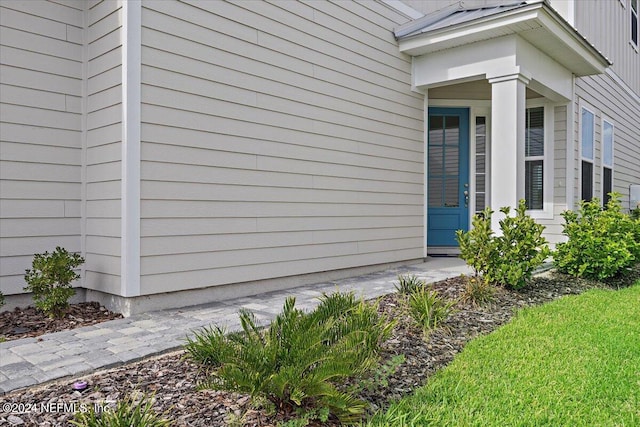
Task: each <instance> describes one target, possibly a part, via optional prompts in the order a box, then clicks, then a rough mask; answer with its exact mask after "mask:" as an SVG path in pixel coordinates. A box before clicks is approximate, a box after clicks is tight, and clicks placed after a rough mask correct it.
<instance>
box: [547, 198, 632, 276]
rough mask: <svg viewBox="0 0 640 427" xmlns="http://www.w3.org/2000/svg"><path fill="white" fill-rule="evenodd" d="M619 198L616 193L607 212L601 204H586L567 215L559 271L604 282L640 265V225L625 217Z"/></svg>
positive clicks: (557, 254) (558, 249)
mask: <svg viewBox="0 0 640 427" xmlns="http://www.w3.org/2000/svg"><path fill="white" fill-rule="evenodd" d="M619 199H620V196H619V194H616V193H612V194H611V198H610V200H609V202H608V203H607V206H606V209H604V210H603V209H602V208H601V207H600V201H599V200H598V199H593V200H592V201H590V202H585V201H582V202H581V203H580V208H579V210H578V211H577V212H574V211H565V212H563V213H562V216H563V218H564V220H565V224H564V230H563V234H565V235H566V236H567V237H568V238H569V240H568V241H567V242H565V243H559V244H558V245H556V252H555V253H554V263H555V266H556V268H557V269H558V271H560V272H563V273H567V274H571V275H573V276H577V277H585V278H589V279H597V280H604V279H607V278H610V277H613V276H615V275H617V274H618V273H621V272H622V271H624V270H625V269H627V268H630V267H631V266H633V265H634V264H635V263H637V262H638V261H640V221H637V220H633V219H632V218H631V217H630V216H628V215H625V214H623V213H622V209H621V206H620V201H619Z"/></svg>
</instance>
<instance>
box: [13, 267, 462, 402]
mask: <svg viewBox="0 0 640 427" xmlns="http://www.w3.org/2000/svg"><path fill="white" fill-rule="evenodd" d="M461 273H469V270H468V268H467V267H466V265H465V264H464V262H463V261H462V260H460V259H458V258H429V259H428V260H427V261H426V262H424V263H420V264H412V265H407V266H402V267H398V268H393V269H389V270H385V271H381V272H376V273H370V274H365V275H362V276H357V277H351V278H347V279H340V280H335V281H331V282H324V283H318V284H314V285H307V286H301V287H297V288H293V289H287V290H284V291H278V292H269V293H266V294H260V295H255V296H251V297H243V298H236V299H231V300H226V301H222V302H216V303H211V304H206V305H200V306H195V307H188V308H182V309H176V310H162V311H156V312H150V313H144V314H138V315H134V316H131V317H128V318H126V319H117V320H111V321H108V322H103V323H99V324H97V325H93V326H86V327H82V328H77V329H73V330H70V331H63V332H56V333H52V334H46V335H42V336H40V337H36V338H25V339H20V340H14V341H7V342H4V343H0V395H2V394H5V393H7V392H9V391H12V390H16V389H20V388H23V387H28V386H32V385H35V384H41V383H44V382H47V381H51V380H55V379H59V378H63V377H68V376H73V377H77V376H81V375H84V374H87V373H89V372H91V371H95V370H97V369H102V368H109V367H113V366H116V365H121V364H123V363H127V362H132V361H135V360H139V359H142V358H144V357H147V356H152V355H155V354H160V353H163V352H167V351H170V350H174V349H177V348H179V347H181V346H182V345H183V344H184V343H185V337H186V336H187V334H189V333H190V332H191V331H193V330H197V329H199V328H200V327H202V326H206V325H210V324H212V323H215V324H217V325H220V326H226V328H227V329H228V330H229V331H233V330H238V329H240V323H239V320H238V315H237V312H238V309H239V308H241V307H243V308H247V309H249V310H251V311H253V312H254V313H255V315H256V317H257V318H258V319H259V320H260V321H261V322H263V323H264V324H267V323H268V322H269V321H270V320H271V319H273V318H274V317H275V315H276V314H277V313H278V312H279V311H280V309H281V308H282V305H283V304H284V301H285V299H286V298H287V297H289V296H295V297H296V307H299V308H302V309H307V310H308V309H312V308H313V307H314V306H315V305H316V304H317V303H318V297H319V296H321V295H322V293H323V292H326V293H330V292H334V291H336V290H339V291H343V292H345V291H346V292H348V291H354V292H355V294H356V295H358V296H363V297H364V298H375V297H378V296H381V295H384V294H388V293H391V292H393V291H394V290H395V288H394V283H395V282H396V281H397V277H398V275H399V274H414V275H416V276H418V277H420V278H423V279H425V280H426V281H427V282H435V281H439V280H443V279H446V278H450V277H455V276H458V275H460V274H461Z"/></svg>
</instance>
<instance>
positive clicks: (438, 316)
mask: <svg viewBox="0 0 640 427" xmlns="http://www.w3.org/2000/svg"><path fill="white" fill-rule="evenodd" d="M407 303H408V306H409V313H410V314H411V317H413V319H414V320H415V321H416V322H417V323H418V325H419V326H420V327H421V328H422V329H423V331H424V332H425V334H429V332H430V331H431V330H433V329H435V328H437V327H438V326H440V324H441V323H442V322H444V321H445V320H446V319H447V318H448V317H449V316H450V315H451V314H452V313H453V306H454V305H455V301H447V300H446V299H445V298H443V297H441V296H440V294H438V291H436V290H433V289H428V288H419V289H416V290H415V291H413V292H412V293H411V294H410V295H409V299H408V301H407Z"/></svg>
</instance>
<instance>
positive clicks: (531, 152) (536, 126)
mask: <svg viewBox="0 0 640 427" xmlns="http://www.w3.org/2000/svg"><path fill="white" fill-rule="evenodd" d="M525 156H527V157H530V156H544V107H538V108H528V109H527V128H526V133H525Z"/></svg>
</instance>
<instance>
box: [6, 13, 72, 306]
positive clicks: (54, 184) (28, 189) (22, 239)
mask: <svg viewBox="0 0 640 427" xmlns="http://www.w3.org/2000/svg"><path fill="white" fill-rule="evenodd" d="M82 15H83V11H82V6H81V5H80V4H79V3H78V4H75V3H70V4H69V5H64V4H58V3H53V2H35V1H33V2H31V1H2V3H0V76H1V77H0V291H2V292H3V293H4V294H5V295H10V294H16V293H21V292H22V288H23V287H24V285H25V283H24V280H23V275H24V270H25V269H26V268H28V267H30V265H31V259H32V257H33V254H34V253H39V252H44V251H51V250H53V249H54V248H55V247H56V246H58V245H60V246H64V247H66V248H67V249H68V250H70V251H80V250H81V239H80V234H81V225H80V224H81V219H80V217H81V208H80V205H81V165H82V155H81V152H82V133H81V131H82V115H81V95H82V43H83V42H82V26H83V20H82Z"/></svg>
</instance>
